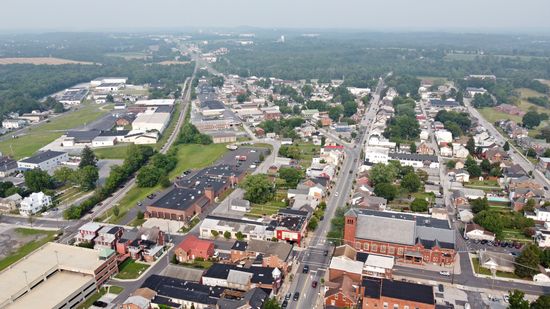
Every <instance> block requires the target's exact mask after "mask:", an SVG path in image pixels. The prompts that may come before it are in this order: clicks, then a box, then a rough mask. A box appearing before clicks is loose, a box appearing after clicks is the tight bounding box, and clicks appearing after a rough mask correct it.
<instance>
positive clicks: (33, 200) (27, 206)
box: [19, 192, 52, 216]
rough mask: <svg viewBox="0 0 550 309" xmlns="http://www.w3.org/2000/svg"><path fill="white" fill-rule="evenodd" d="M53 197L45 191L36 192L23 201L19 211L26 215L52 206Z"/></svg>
mask: <svg viewBox="0 0 550 309" xmlns="http://www.w3.org/2000/svg"><path fill="white" fill-rule="evenodd" d="M51 204H52V198H51V197H50V196H49V195H46V194H44V193H43V192H34V193H31V195H29V196H27V197H26V198H24V199H23V200H22V201H21V204H20V208H19V212H20V213H21V214H22V215H24V216H30V215H34V214H36V213H38V212H40V211H41V210H42V209H44V208H47V207H50V205H51Z"/></svg>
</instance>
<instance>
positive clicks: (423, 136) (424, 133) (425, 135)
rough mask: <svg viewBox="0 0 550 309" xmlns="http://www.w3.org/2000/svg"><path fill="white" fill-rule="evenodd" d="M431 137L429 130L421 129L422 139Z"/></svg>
mask: <svg viewBox="0 0 550 309" xmlns="http://www.w3.org/2000/svg"><path fill="white" fill-rule="evenodd" d="M429 137H430V133H429V132H428V130H422V131H420V140H421V141H426V140H428V138H429Z"/></svg>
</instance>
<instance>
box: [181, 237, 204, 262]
mask: <svg viewBox="0 0 550 309" xmlns="http://www.w3.org/2000/svg"><path fill="white" fill-rule="evenodd" d="M174 253H175V254H176V258H177V259H178V261H179V262H181V263H184V262H187V261H189V260H194V259H196V258H203V259H205V260H207V259H208V258H210V257H212V256H213V255H214V243H213V242H211V241H209V240H203V239H199V238H197V236H195V235H189V236H187V237H186V238H185V239H184V240H183V241H182V242H181V243H180V244H179V245H178V247H177V248H176V250H175V251H174Z"/></svg>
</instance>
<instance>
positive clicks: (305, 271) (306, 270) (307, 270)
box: [302, 265, 309, 274]
mask: <svg viewBox="0 0 550 309" xmlns="http://www.w3.org/2000/svg"><path fill="white" fill-rule="evenodd" d="M302 272H303V273H304V274H307V273H308V272H309V265H305V266H304V268H303V269H302Z"/></svg>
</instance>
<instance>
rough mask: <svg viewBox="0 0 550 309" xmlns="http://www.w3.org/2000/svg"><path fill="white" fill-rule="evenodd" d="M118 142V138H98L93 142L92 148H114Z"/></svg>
mask: <svg viewBox="0 0 550 309" xmlns="http://www.w3.org/2000/svg"><path fill="white" fill-rule="evenodd" d="M116 141H117V138H116V136H97V137H96V138H94V139H93V140H92V147H104V146H114V145H115V144H116Z"/></svg>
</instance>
